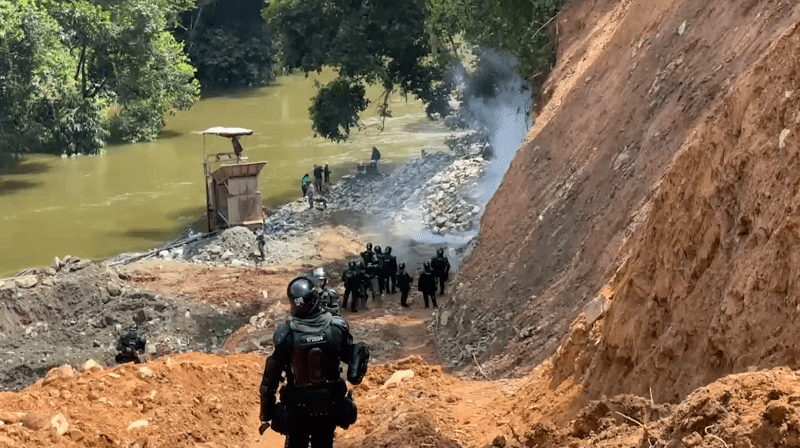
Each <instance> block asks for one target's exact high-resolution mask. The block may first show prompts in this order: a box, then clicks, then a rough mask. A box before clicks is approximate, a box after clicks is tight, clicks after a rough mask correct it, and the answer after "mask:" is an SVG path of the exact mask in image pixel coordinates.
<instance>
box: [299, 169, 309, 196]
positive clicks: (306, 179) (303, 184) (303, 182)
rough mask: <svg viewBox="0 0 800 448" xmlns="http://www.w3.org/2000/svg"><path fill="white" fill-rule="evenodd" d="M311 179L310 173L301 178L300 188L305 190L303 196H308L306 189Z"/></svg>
mask: <svg viewBox="0 0 800 448" xmlns="http://www.w3.org/2000/svg"><path fill="white" fill-rule="evenodd" d="M309 182H311V180H310V179H309V177H308V173H306V175H305V176H303V178H302V179H300V188H301V189H302V190H303V197H305V196H306V190H307V189H308V184H309Z"/></svg>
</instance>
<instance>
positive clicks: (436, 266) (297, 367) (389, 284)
mask: <svg viewBox="0 0 800 448" xmlns="http://www.w3.org/2000/svg"><path fill="white" fill-rule="evenodd" d="M361 258H362V261H361V262H358V263H356V262H355V261H352V262H350V264H349V266H348V268H347V270H346V271H345V273H344V274H343V276H342V280H343V281H344V283H345V295H344V301H343V302H342V307H343V308H346V307H347V300H348V298H349V299H351V300H352V302H351V303H352V305H351V306H352V308H351V310H352V311H357V307H358V305H357V303H358V302H359V301H361V300H363V306H364V308H366V298H367V293H368V291H371V292H372V298H373V300H375V299H376V286H377V290H378V293H379V294H383V293H384V291H386V292H387V293H391V294H394V293H395V292H396V291H397V290H399V291H400V293H401V296H400V304H401V305H402V306H404V307H407V306H408V304H407V303H406V301H407V299H408V292H409V290H410V289H411V284H412V278H411V276H410V275H409V274H408V273H407V272H406V271H405V263H399V264H398V263H397V259H396V257H395V256H393V255H392V249H391V247H387V248H386V251H385V252H382V251H381V248H380V247H375V250H373V249H372V244H369V243H368V244H367V247H366V250H365V251H364V252H362V254H361ZM449 272H450V262H449V261H448V260H447V257H445V256H444V250H443V249H438V250H437V251H436V257H433V258H432V259H431V261H430V262H427V261H426V262H425V263H424V264H423V271H422V273H421V275H420V277H419V281H418V288H419V289H420V291H422V294H423V297H424V300H425V307H426V308H428V306H429V303H428V301H429V299H430V300H431V301H432V304H433V306H434V307H436V306H437V305H436V289H437V288H436V287H437V281H438V286H439V294H440V295H441V294H444V285H445V282H446V281H447V277H448V274H449ZM286 295H287V298H288V299H289V305H290V307H291V314H292V318H291V319H290V320H288V321H286V322H282V323H280V324H278V326H277V328H276V329H275V333H274V335H273V345H274V347H275V348H274V350H273V352H272V354H271V355H270V356H269V357H267V360H266V365H265V367H264V375H263V377H262V380H261V386H260V396H261V406H260V415H259V416H260V420H261V427H260V428H259V432H260V433H262V434H263V432H264V431H265V430H266V429H267V428H269V427H271V428H272V429H273V430H274V431H276V432H278V433H280V434H283V435H285V436H286V443H285V447H286V448H308V447H309V445H310V446H311V448H332V447H333V436H334V430H335V429H336V427H337V426H339V427H342V428H348V427H349V426H350V425H352V424H353V423H355V421H356V418H357V416H358V412H357V407H356V404H355V401H353V397H352V393H348V391H347V384H346V383H345V380H344V379H343V378H342V369H341V363H345V364H346V365H347V375H346V378H347V382H349V383H350V384H353V385H358V384H360V383H361V380H362V379H363V378H364V375H365V374H366V372H367V366H368V363H369V348H368V347H367V346H366V344H364V343H360V342H359V343H354V342H353V337H352V335H351V334H350V327H349V326H348V324H347V321H346V320H345V319H344V318H343V317H342V316H341V311H340V304H339V295H338V293H337V292H336V290H335V289H333V288H330V287H329V286H328V275H327V272H326V271H325V269H324V268H317V269H315V270H314V271H313V272H312V275H311V276H310V277H307V276H300V277H296V278H294V279H293V280H292V281H291V282H289V285H288V287H287V290H286ZM145 342H146V340H145V339H144V336H143V335H142V334H141V331H140V330H139V328H138V327H135V326H132V327H131V328H129V329H128V331H126V332H124V333H123V335H122V336H121V337H120V342H119V347H118V348H119V350H120V355H118V358H117V362H130V361H133V362H139V359H138V356H133V355H134V354H137V355H138V353H140V352H141V351H144V345H145ZM278 398H280V401H278Z"/></svg>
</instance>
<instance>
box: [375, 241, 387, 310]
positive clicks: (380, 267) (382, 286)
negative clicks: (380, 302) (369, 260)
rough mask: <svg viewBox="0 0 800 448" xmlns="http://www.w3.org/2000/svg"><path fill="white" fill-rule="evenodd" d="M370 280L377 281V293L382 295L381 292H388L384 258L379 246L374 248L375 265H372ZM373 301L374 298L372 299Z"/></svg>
mask: <svg viewBox="0 0 800 448" xmlns="http://www.w3.org/2000/svg"><path fill="white" fill-rule="evenodd" d="M372 276H373V277H372V278H375V279H377V280H378V293H379V294H380V295H383V292H384V291H386V292H389V291H388V288H387V285H386V280H387V279H388V278H389V277H388V276H387V275H386V256H385V255H384V254H383V251H382V250H381V246H375V263H374V264H373V265H372ZM372 298H373V300H374V299H375V297H374V296H373V297H372Z"/></svg>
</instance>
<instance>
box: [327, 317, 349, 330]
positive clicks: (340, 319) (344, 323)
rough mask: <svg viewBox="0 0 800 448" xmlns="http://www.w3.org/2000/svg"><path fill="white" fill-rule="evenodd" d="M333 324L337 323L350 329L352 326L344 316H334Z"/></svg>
mask: <svg viewBox="0 0 800 448" xmlns="http://www.w3.org/2000/svg"><path fill="white" fill-rule="evenodd" d="M331 325H336V326H337V327H340V328H344V329H345V330H347V331H350V326H349V325H347V321H346V320H344V317H342V316H333V319H331Z"/></svg>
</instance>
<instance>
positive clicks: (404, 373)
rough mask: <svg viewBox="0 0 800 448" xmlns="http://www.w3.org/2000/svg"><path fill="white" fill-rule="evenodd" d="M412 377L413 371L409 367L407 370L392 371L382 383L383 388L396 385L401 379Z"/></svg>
mask: <svg viewBox="0 0 800 448" xmlns="http://www.w3.org/2000/svg"><path fill="white" fill-rule="evenodd" d="M411 378H414V371H413V370H411V369H408V370H398V371H397V372H394V373H393V374H392V376H391V377H389V379H388V380H386V382H385V383H383V386H382V387H384V388H391V387H397V386H398V385H399V384H400V383H401V382H402V381H403V380H407V379H411Z"/></svg>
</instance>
